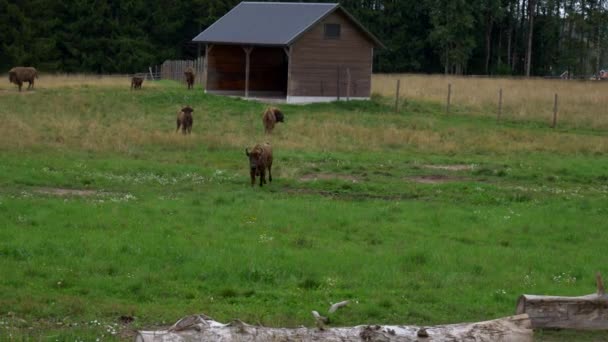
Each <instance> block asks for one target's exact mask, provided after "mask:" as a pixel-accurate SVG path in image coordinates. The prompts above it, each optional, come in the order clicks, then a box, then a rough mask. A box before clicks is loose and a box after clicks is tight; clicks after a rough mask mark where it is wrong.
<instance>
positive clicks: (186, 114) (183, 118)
mask: <svg viewBox="0 0 608 342" xmlns="http://www.w3.org/2000/svg"><path fill="white" fill-rule="evenodd" d="M192 112H194V109H192V107H190V106H186V107H184V108H182V109H181V110H180V111H179V112H177V128H176V129H175V132H177V131H179V127H180V126H181V127H182V134H186V133H188V134H190V133H192V124H193V123H194V119H193V118H192Z"/></svg>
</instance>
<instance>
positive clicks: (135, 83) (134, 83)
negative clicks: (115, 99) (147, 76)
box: [131, 76, 144, 90]
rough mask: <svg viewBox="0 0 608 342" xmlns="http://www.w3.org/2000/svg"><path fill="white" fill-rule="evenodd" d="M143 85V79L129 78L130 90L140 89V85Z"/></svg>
mask: <svg viewBox="0 0 608 342" xmlns="http://www.w3.org/2000/svg"><path fill="white" fill-rule="evenodd" d="M142 83H144V78H143V77H140V76H133V78H131V90H133V89H141V85H142Z"/></svg>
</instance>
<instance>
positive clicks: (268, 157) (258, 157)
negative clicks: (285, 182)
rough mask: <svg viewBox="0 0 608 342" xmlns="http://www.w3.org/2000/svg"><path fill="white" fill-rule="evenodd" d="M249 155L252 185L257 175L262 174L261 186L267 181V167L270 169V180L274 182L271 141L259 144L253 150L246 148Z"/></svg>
mask: <svg viewBox="0 0 608 342" xmlns="http://www.w3.org/2000/svg"><path fill="white" fill-rule="evenodd" d="M245 154H246V155H247V157H249V174H250V175H251V186H254V185H255V177H256V176H260V186H263V185H264V184H265V183H266V169H268V180H269V181H270V182H272V171H271V170H272V147H271V146H270V144H269V143H264V144H261V145H260V144H257V145H255V146H254V147H253V149H252V150H251V152H249V150H248V149H245Z"/></svg>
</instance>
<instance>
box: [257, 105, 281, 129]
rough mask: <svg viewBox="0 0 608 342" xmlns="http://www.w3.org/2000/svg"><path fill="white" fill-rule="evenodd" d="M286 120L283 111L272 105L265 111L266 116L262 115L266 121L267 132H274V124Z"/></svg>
mask: <svg viewBox="0 0 608 342" xmlns="http://www.w3.org/2000/svg"><path fill="white" fill-rule="evenodd" d="M284 120H285V118H284V116H283V113H282V112H281V111H280V110H278V109H277V108H274V107H270V108H268V109H266V111H265V112H264V116H263V117H262V122H263V123H264V131H265V132H266V134H269V133H272V130H273V129H274V125H276V123H277V122H285V121H284Z"/></svg>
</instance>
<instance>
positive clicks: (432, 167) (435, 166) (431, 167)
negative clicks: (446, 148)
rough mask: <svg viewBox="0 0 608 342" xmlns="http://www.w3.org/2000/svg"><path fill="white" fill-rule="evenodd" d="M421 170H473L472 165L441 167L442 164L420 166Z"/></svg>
mask: <svg viewBox="0 0 608 342" xmlns="http://www.w3.org/2000/svg"><path fill="white" fill-rule="evenodd" d="M421 167H422V168H425V169H431V170H446V171H471V170H473V168H474V166H473V165H468V164H452V165H449V164H447V165H442V164H426V165H422V166H421Z"/></svg>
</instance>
